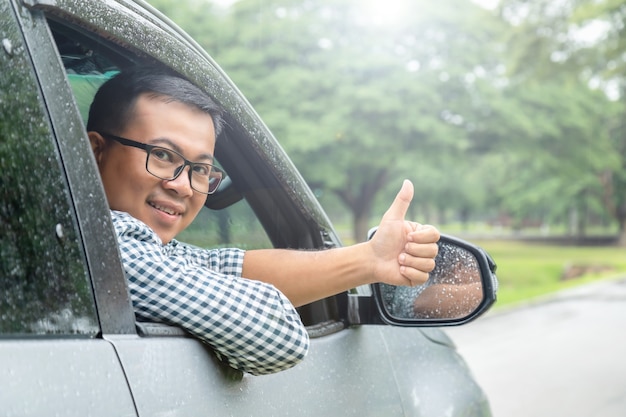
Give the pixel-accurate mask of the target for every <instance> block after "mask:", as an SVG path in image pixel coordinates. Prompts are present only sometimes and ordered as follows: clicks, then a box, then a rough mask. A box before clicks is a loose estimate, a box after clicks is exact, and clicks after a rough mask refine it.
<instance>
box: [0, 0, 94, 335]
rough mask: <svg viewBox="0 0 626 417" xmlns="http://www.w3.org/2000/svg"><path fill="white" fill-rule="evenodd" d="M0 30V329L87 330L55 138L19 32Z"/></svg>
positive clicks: (76, 243)
mask: <svg viewBox="0 0 626 417" xmlns="http://www.w3.org/2000/svg"><path fill="white" fill-rule="evenodd" d="M3 5H5V6H6V3H3ZM7 13H9V14H10V13H11V11H10V10H8V11H6V10H5V11H2V14H3V15H6V14H7ZM1 29H2V35H1V37H2V38H3V47H4V51H5V53H2V54H0V73H1V74H2V76H1V77H0V113H1V114H2V123H0V167H2V175H1V176H0V294H1V296H0V336H5V337H6V336H8V335H20V334H28V335H46V334H60V335H68V334H69V335H87V336H92V335H95V334H97V333H98V325H97V318H96V313H95V305H94V300H93V293H92V290H91V286H90V283H89V277H88V275H87V268H86V263H85V257H84V254H83V252H82V247H81V244H80V240H79V238H78V232H77V229H76V224H77V223H76V220H75V216H74V214H73V210H72V206H71V199H70V196H69V192H68V189H67V183H66V180H65V176H64V173H63V170H62V165H61V161H60V159H59V155H58V153H57V150H56V145H55V138H54V135H53V132H52V129H51V127H50V124H49V120H48V117H47V115H46V112H45V110H44V109H45V108H44V106H43V103H42V98H41V94H40V91H39V89H38V84H37V80H36V78H35V75H34V73H33V68H32V66H31V64H30V61H29V59H28V56H27V54H25V53H24V52H23V51H24V45H23V40H22V39H21V35H20V34H19V32H18V31H17V29H16V27H11V26H4V27H2V28H1Z"/></svg>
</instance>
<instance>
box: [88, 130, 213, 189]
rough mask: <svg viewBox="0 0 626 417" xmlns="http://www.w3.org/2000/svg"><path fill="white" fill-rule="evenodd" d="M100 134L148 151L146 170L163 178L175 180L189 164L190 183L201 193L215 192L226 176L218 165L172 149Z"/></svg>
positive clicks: (125, 144)
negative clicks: (189, 158) (193, 159)
mask: <svg viewBox="0 0 626 417" xmlns="http://www.w3.org/2000/svg"><path fill="white" fill-rule="evenodd" d="M100 134H101V135H102V136H104V137H105V138H107V139H112V140H114V141H116V142H118V143H120V144H122V145H124V146H132V147H134V148H139V149H143V150H144V151H146V153H147V154H148V155H147V157H146V171H148V172H149V173H150V174H152V175H154V176H155V177H157V178H160V179H162V180H166V181H171V180H175V179H176V178H178V177H179V176H180V174H181V173H182V172H183V171H184V170H185V167H186V166H189V184H190V185H191V188H192V189H193V190H194V191H197V192H199V193H202V194H213V193H214V192H215V190H217V187H219V185H220V182H222V178H223V177H224V176H225V173H224V171H222V170H221V169H219V168H217V167H216V166H214V165H211V164H205V163H200V162H191V161H188V160H187V159H185V157H184V156H182V155H181V154H180V153H178V152H176V151H174V150H172V149H168V148H163V147H161V146H154V145H148V144H146V143H141V142H137V141H134V140H131V139H126V138H123V137H121V136H115V135H112V134H110V133H102V132H100Z"/></svg>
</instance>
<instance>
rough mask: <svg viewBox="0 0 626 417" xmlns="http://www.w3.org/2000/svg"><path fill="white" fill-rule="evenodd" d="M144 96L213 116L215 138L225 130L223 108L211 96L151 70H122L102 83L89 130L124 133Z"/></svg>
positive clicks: (138, 68)
mask: <svg viewBox="0 0 626 417" xmlns="http://www.w3.org/2000/svg"><path fill="white" fill-rule="evenodd" d="M142 94H148V95H150V96H153V97H155V98H159V97H162V98H163V100H165V101H177V102H180V103H183V104H187V105H189V106H190V107H195V108H197V109H199V110H201V111H203V112H205V113H207V114H209V115H210V116H211V118H212V119H213V125H214V126H215V136H216V137H217V136H218V135H219V134H220V132H221V131H222V123H223V121H222V109H221V108H220V107H219V106H218V105H217V104H216V103H215V102H214V101H213V100H212V99H211V97H209V96H208V95H207V94H206V93H205V92H204V91H202V90H201V89H199V88H198V87H196V86H195V85H194V84H192V83H191V82H189V81H188V80H186V79H184V78H182V77H180V76H179V75H177V74H174V73H171V72H167V71H165V70H160V69H154V68H152V67H150V68H148V67H134V68H131V69H128V70H123V71H121V72H120V73H119V74H117V75H115V76H114V77H113V78H111V79H110V80H108V81H106V82H105V83H104V84H102V86H101V87H100V89H98V92H97V93H96V95H95V97H94V99H93V102H92V103H91V107H90V108H89V119H88V121H87V131H97V132H111V133H119V132H121V131H122V130H124V128H125V127H126V125H127V123H128V122H129V121H130V120H131V119H132V116H133V111H134V107H135V103H136V101H137V98H138V97H139V96H140V95H142Z"/></svg>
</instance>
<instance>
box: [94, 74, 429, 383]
mask: <svg viewBox="0 0 626 417" xmlns="http://www.w3.org/2000/svg"><path fill="white" fill-rule="evenodd" d="M221 123H222V122H221V112H220V108H219V107H218V106H217V105H216V104H215V103H214V102H213V101H212V100H211V99H210V98H209V97H208V96H207V95H206V94H204V93H203V92H202V91H201V90H200V89H198V88H197V87H195V86H194V85H193V84H191V83H189V82H188V81H186V80H184V79H182V78H180V77H177V76H173V75H168V74H165V73H159V72H156V71H153V70H148V69H141V68H139V69H134V70H130V71H125V72H122V73H120V74H119V75H117V76H115V77H114V78H112V79H111V80H109V81H107V82H106V83H105V84H104V85H103V86H102V87H101V88H100V90H99V91H98V93H97V94H96V96H95V98H94V102H93V104H92V106H91V108H90V113H89V121H88V124H87V130H88V135H89V139H90V142H91V145H92V149H93V151H94V156H95V158H96V162H97V164H98V167H99V170H100V174H101V177H102V183H103V185H104V189H105V192H106V195H107V199H108V202H109V205H110V208H111V210H112V218H113V223H114V225H115V229H116V232H117V235H118V241H119V245H120V252H121V256H122V261H123V264H124V268H125V271H126V274H127V278H128V280H129V288H130V293H131V299H132V302H133V306H134V308H135V312H136V315H137V317H138V318H140V319H148V320H157V321H161V322H165V323H170V324H174V325H178V326H181V327H183V328H184V329H186V330H187V331H189V332H190V333H192V334H193V335H195V336H197V337H198V338H200V339H201V340H203V341H204V342H206V343H208V344H209V345H211V346H212V347H213V348H214V349H215V351H216V352H217V354H218V355H219V356H221V357H222V358H223V359H225V360H227V361H228V362H229V363H230V364H231V366H233V367H235V368H237V369H241V370H243V371H246V372H249V373H252V374H263V373H271V372H277V371H280V370H282V369H286V368H289V367H291V366H293V365H295V364H296V363H298V362H299V361H301V360H302V359H303V357H304V356H305V354H306V351H307V349H308V336H307V333H306V329H304V327H303V325H302V323H301V321H300V319H299V316H298V314H297V312H296V311H295V308H294V306H300V305H303V304H307V303H309V302H312V301H315V300H318V299H321V298H324V297H327V296H330V295H333V294H337V293H340V292H343V291H346V290H348V289H351V288H354V287H356V286H359V285H363V284H369V283H373V282H386V283H388V284H393V285H411V286H413V285H418V284H421V283H423V282H424V281H426V279H427V278H428V272H429V271H430V270H432V269H433V267H434V260H433V258H434V257H435V255H436V254H437V245H436V242H437V240H438V239H439V232H438V231H437V230H436V229H435V228H434V227H432V226H421V225H418V224H417V223H411V222H407V221H405V220H404V215H405V213H406V210H407V208H408V205H409V203H410V201H411V199H412V194H413V189H412V185H411V184H410V182H408V181H406V182H405V183H404V184H403V187H402V189H401V190H400V192H399V193H398V196H397V198H396V200H395V201H394V203H393V204H392V206H391V207H390V209H389V210H388V211H387V213H386V214H385V216H384V217H383V219H382V222H381V224H380V227H379V230H378V232H377V233H376V235H375V237H374V238H373V239H372V240H371V241H369V242H367V243H362V244H357V245H354V246H350V247H346V248H338V249H332V250H326V251H294V250H279V249H268V250H251V251H245V252H244V251H242V250H238V249H219V250H204V249H198V248H194V247H190V246H188V245H185V244H183V243H181V242H178V241H176V240H175V239H174V237H175V236H176V235H177V234H178V233H179V232H180V231H182V230H183V229H185V228H186V227H187V226H188V225H189V224H190V223H191V221H192V220H193V219H194V218H195V217H196V215H197V214H198V212H199V211H200V209H201V208H202V206H203V204H204V201H205V199H206V195H207V194H208V193H210V192H211V191H212V190H213V188H215V187H216V183H217V182H219V172H218V171H217V169H216V168H214V167H212V166H211V164H212V162H213V151H214V148H215V140H216V137H217V135H218V134H219V132H220V130H221Z"/></svg>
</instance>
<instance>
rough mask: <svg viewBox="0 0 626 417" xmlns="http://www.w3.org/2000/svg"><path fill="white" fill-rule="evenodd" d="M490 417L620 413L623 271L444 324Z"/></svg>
mask: <svg viewBox="0 0 626 417" xmlns="http://www.w3.org/2000/svg"><path fill="white" fill-rule="evenodd" d="M446 332H447V333H448V334H449V335H450V337H451V338H452V339H453V340H454V341H455V343H457V345H458V348H459V351H460V352H461V354H462V355H463V356H464V357H465V359H466V360H467V362H468V364H469V366H470V368H471V369H472V371H473V373H474V375H475V377H476V379H477V380H478V383H479V384H480V385H481V386H482V387H483V389H484V390H485V391H486V393H487V395H488V397H489V400H490V403H491V408H492V412H493V415H494V417H544V416H545V417H560V416H563V417H624V416H626V278H620V279H616V280H611V281H604V282H601V283H594V284H590V285H586V286H584V287H581V288H576V289H573V290H568V291H565V292H561V293H559V294H558V295H556V296H554V297H550V298H547V299H544V300H542V301H540V302H536V303H533V304H530V305H527V306H523V307H518V308H515V309H509V310H496V311H495V312H493V311H492V312H489V313H487V315H485V316H483V317H481V318H479V319H478V320H476V321H474V322H472V323H470V324H467V325H465V326H460V327H456V328H450V329H448V330H446Z"/></svg>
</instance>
